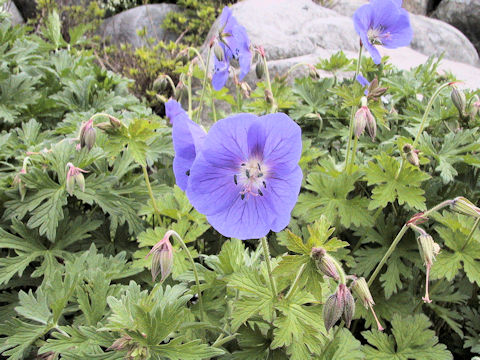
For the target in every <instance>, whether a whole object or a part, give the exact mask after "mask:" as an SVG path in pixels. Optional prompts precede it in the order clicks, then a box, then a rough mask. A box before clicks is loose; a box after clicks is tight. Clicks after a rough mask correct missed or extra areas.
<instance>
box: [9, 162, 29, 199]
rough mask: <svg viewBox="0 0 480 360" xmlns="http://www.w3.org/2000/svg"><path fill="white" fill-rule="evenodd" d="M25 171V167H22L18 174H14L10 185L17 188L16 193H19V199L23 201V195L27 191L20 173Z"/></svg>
mask: <svg viewBox="0 0 480 360" xmlns="http://www.w3.org/2000/svg"><path fill="white" fill-rule="evenodd" d="M26 173H27V168H26V167H23V168H22V169H21V170H20V171H19V172H18V174H16V175H15V176H14V178H13V181H12V186H16V187H17V188H18V193H19V194H20V200H21V201H23V199H25V195H26V193H27V188H26V186H25V183H24V182H23V181H22V178H21V175H22V174H26Z"/></svg>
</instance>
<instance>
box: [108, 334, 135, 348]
mask: <svg viewBox="0 0 480 360" xmlns="http://www.w3.org/2000/svg"><path fill="white" fill-rule="evenodd" d="M131 340H132V338H131V337H130V336H128V335H124V336H122V337H121V338H119V339H117V340H115V341H114V343H113V344H112V345H111V346H110V347H109V348H107V350H115V351H121V350H123V349H124V348H125V347H126V346H127V345H129V344H130V341H131Z"/></svg>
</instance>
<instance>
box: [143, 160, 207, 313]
mask: <svg viewBox="0 0 480 360" xmlns="http://www.w3.org/2000/svg"><path fill="white" fill-rule="evenodd" d="M142 171H143V177H144V179H145V184H146V185H147V189H148V195H149V196H150V200H151V201H152V206H153V211H154V212H155V215H156V216H157V217H158V218H159V219H160V217H161V214H160V211H159V210H158V207H157V204H156V202H155V197H154V196H153V191H152V185H151V184H150V179H149V177H148V172H147V168H146V166H143V165H142ZM154 226H155V224H154ZM173 235H174V236H175V238H176V239H177V240H178V242H179V243H180V245H181V247H182V248H183V250H185V253H186V254H187V257H188V260H189V261H190V263H191V264H192V268H193V275H194V276H195V283H196V285H197V288H198V304H199V307H200V317H201V319H202V321H203V320H204V311H203V300H202V294H201V289H200V280H199V277H198V272H197V268H196V266H195V261H193V257H192V254H191V253H190V251H189V250H188V248H187V245H185V242H184V241H183V239H182V238H181V237H180V235H178V234H177V233H176V232H173Z"/></svg>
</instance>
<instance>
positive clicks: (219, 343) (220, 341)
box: [212, 334, 238, 348]
mask: <svg viewBox="0 0 480 360" xmlns="http://www.w3.org/2000/svg"><path fill="white" fill-rule="evenodd" d="M237 335H238V334H232V335H230V336H227V337H222V338H220V337H219V338H218V339H217V340H216V341H215V342H214V343H213V344H212V347H217V348H218V347H220V346H222V345H223V344H225V343H227V342H229V341H231V340H233V339H235V338H236V337H237Z"/></svg>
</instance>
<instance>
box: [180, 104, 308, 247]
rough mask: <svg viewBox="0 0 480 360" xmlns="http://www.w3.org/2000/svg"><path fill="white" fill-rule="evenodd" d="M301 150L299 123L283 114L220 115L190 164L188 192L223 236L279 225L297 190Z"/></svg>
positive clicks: (250, 235) (245, 235)
mask: <svg viewBox="0 0 480 360" xmlns="http://www.w3.org/2000/svg"><path fill="white" fill-rule="evenodd" d="M174 140H175V137H174ZM301 152H302V139H301V130H300V127H299V126H298V125H297V124H296V123H295V122H293V120H292V119H290V118H289V117H288V116H287V115H285V114H281V113H277V114H269V115H265V116H261V117H257V116H255V115H252V114H238V115H233V116H230V117H228V118H226V119H222V120H220V121H218V122H217V123H216V124H215V125H213V127H212V128H211V129H210V131H209V132H208V134H207V136H206V138H205V140H204V142H203V146H202V149H201V152H200V153H197V157H196V159H195V161H194V163H193V165H192V166H191V169H190V176H189V177H188V186H187V191H186V193H187V196H188V198H189V200H190V202H191V203H192V205H193V206H194V207H195V208H196V209H197V210H198V211H199V212H200V213H202V214H205V215H206V216H207V219H208V221H209V222H210V224H211V225H212V226H213V227H214V228H215V229H216V230H217V231H218V232H220V233H221V234H222V235H224V236H226V237H235V238H239V239H242V240H245V239H254V238H260V237H262V236H265V235H266V234H267V233H268V232H269V231H270V230H273V231H280V230H282V229H283V228H285V227H286V226H287V225H288V223H289V222H290V213H291V211H292V209H293V207H294V205H295V203H296V201H297V198H298V194H299V192H300V185H301V182H302V177H303V174H302V170H301V169H300V166H299V165H298V161H299V160H300V155H301ZM176 154H177V152H176ZM175 156H177V155H175Z"/></svg>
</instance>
